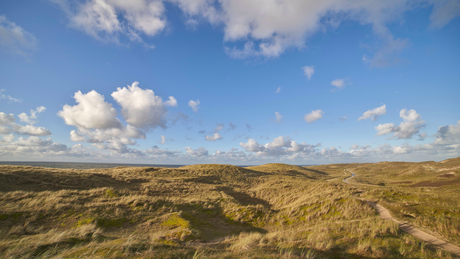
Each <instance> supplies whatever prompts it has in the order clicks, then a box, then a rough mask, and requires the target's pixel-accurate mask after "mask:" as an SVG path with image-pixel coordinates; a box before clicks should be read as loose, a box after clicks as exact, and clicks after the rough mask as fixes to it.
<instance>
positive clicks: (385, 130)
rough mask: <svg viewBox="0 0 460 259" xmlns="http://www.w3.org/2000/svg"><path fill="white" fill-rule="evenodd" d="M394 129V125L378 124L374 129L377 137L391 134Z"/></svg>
mask: <svg viewBox="0 0 460 259" xmlns="http://www.w3.org/2000/svg"><path fill="white" fill-rule="evenodd" d="M394 129H395V124H394V123H385V124H379V125H378V126H376V127H375V130H377V132H378V133H377V136H382V135H386V134H390V133H391V132H393V130H394Z"/></svg>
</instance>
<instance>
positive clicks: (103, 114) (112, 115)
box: [58, 82, 187, 156]
mask: <svg viewBox="0 0 460 259" xmlns="http://www.w3.org/2000/svg"><path fill="white" fill-rule="evenodd" d="M138 84H139V83H138V82H134V83H133V84H132V85H129V86H127V87H123V88H117V91H115V92H113V93H112V97H113V98H114V100H115V101H116V102H118V103H119V104H120V106H121V108H122V110H121V113H122V116H123V118H124V119H125V121H126V122H128V124H127V125H123V124H122V123H121V122H120V120H118V118H117V117H116V116H117V111H116V109H115V108H113V106H112V104H110V103H107V102H106V101H105V100H104V96H102V95H100V94H99V93H97V92H96V91H94V90H93V91H91V92H89V93H87V94H82V93H81V92H80V91H79V92H77V93H75V96H74V98H75V100H76V102H77V105H74V106H69V105H65V106H64V107H63V109H62V110H61V111H59V113H58V115H59V116H60V117H62V118H63V119H64V121H65V123H66V124H68V125H72V126H75V127H77V130H72V131H71V132H70V140H72V141H75V142H83V141H84V142H87V143H91V146H92V147H94V148H96V149H100V150H102V151H109V152H114V153H117V154H120V155H123V154H126V155H129V156H134V155H136V156H146V155H147V154H146V153H145V152H144V151H142V152H141V151H139V150H137V149H134V148H130V147H128V146H135V145H137V142H136V141H135V140H134V139H145V138H146V134H145V132H144V131H143V130H145V131H149V130H152V129H154V128H156V127H161V128H166V118H165V116H166V114H167V109H166V107H167V106H177V100H176V99H175V98H174V97H173V96H170V97H169V99H168V100H167V101H163V99H162V98H161V97H159V96H155V94H154V92H153V91H152V90H150V89H141V88H139V87H138ZM180 115H183V116H180ZM176 117H179V118H177V120H180V119H184V118H185V119H186V118H187V116H186V115H184V114H179V115H178V116H176ZM177 120H176V121H177ZM167 140H168V141H169V140H171V141H172V139H166V138H165V139H164V140H163V142H165V141H167Z"/></svg>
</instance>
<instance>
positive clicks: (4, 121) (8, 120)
mask: <svg viewBox="0 0 460 259" xmlns="http://www.w3.org/2000/svg"><path fill="white" fill-rule="evenodd" d="M15 121H16V118H14V114H12V113H10V114H6V113H4V112H0V125H10V124H12V123H13V122H15Z"/></svg>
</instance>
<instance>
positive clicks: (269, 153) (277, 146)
mask: <svg viewBox="0 0 460 259" xmlns="http://www.w3.org/2000/svg"><path fill="white" fill-rule="evenodd" d="M240 146H241V147H242V148H244V149H245V150H246V151H247V152H253V153H256V156H259V157H282V156H286V157H290V158H291V159H292V158H298V156H299V154H302V156H305V155H312V154H313V153H314V152H316V151H317V150H316V149H317V148H318V147H319V146H320V144H316V145H309V144H307V143H305V142H301V143H297V142H296V141H294V140H291V139H290V138H289V137H284V136H279V137H276V138H275V139H273V141H272V142H268V143H266V144H265V145H261V144H259V143H258V142H257V141H256V140H254V139H251V138H249V139H248V141H247V142H246V143H244V142H241V143H240ZM296 154H297V155H296Z"/></svg>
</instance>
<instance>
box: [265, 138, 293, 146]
mask: <svg viewBox="0 0 460 259" xmlns="http://www.w3.org/2000/svg"><path fill="white" fill-rule="evenodd" d="M290 146H291V139H290V138H289V137H288V138H284V137H283V136H279V137H276V138H275V139H273V141H272V142H269V143H267V144H265V145H264V147H265V148H266V149H271V148H277V147H290Z"/></svg>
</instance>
